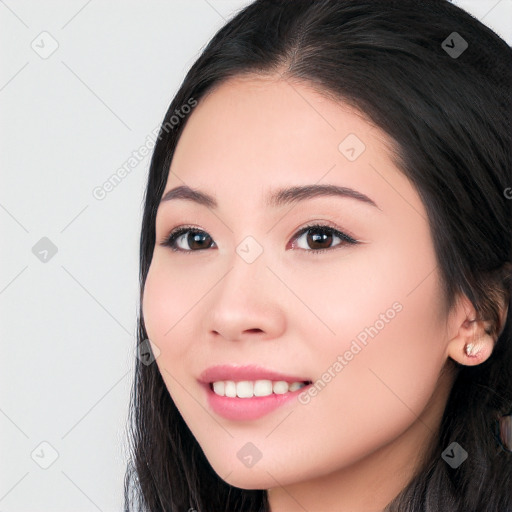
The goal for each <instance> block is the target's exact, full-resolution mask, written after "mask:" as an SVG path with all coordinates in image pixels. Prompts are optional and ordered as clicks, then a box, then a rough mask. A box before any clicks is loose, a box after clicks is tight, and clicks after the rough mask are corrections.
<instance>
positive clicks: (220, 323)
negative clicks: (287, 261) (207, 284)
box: [207, 237, 284, 340]
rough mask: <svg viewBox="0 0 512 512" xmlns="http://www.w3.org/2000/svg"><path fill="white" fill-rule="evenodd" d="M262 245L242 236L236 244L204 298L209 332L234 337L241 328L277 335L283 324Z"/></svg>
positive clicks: (247, 330) (236, 336) (273, 277)
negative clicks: (207, 296)
mask: <svg viewBox="0 0 512 512" xmlns="http://www.w3.org/2000/svg"><path fill="white" fill-rule="evenodd" d="M267 263H268V261H267V258H266V257H265V251H264V250H263V246H262V245H261V244H259V243H258V242H257V241H256V240H255V239H249V237H246V238H245V239H243V240H242V242H240V243H239V244H238V245H237V246H236V247H235V253H234V254H233V257H232V258H230V259H229V268H226V270H225V272H224V273H223V276H222V277H221V278H220V281H219V282H218V283H217V286H215V289H214V291H213V290H212V291H213V293H212V297H211V298H210V300H209V301H208V302H209V304H208V313H207V317H208V318H209V321H208V323H209V326H208V329H209V331H210V332H216V333H218V334H221V335H222V336H223V337H224V338H226V339H231V340H236V339H239V338H240V337H241V336H243V333H244V332H249V331H250V332H253V331H255V330H258V331H263V332H265V333H266V335H267V336H269V337H274V336H277V335H278V334H277V331H278V330H279V329H280V328H282V326H283V325H284V324H283V322H284V320H283V312H282V311H281V310H280V307H279V301H278V300H277V299H276V291H275V289H274V285H275V284H276V277H275V276H274V275H273V273H272V272H271V271H270V270H269V269H268V268H267Z"/></svg>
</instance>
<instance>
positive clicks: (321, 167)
mask: <svg viewBox="0 0 512 512" xmlns="http://www.w3.org/2000/svg"><path fill="white" fill-rule="evenodd" d="M347 150H348V152H347ZM392 151H393V144H392V141H391V139H390V138H389V137H387V135H386V134H385V133H384V132H383V131H381V130H380V129H379V128H377V127H376V126H375V125H374V124H372V123H371V122H370V121H368V120H367V118H366V117H365V116H364V115H363V114H361V113H360V112H358V111H357V110H356V109H354V108H353V107H351V106H349V105H348V104H346V103H343V102H342V101H338V100H334V99H333V98H330V97H328V96H327V95H325V94H322V93H320V92H318V91H317V90H315V89H314V88H313V87H312V86H310V85H308V84H305V83H302V82H301V83H299V82H290V81H287V80H283V79H280V78H276V77H261V76H256V75H245V76H241V77H234V78H231V79H229V80H227V81H226V82H223V83H222V84H221V85H220V86H218V87H216V88H215V89H214V90H212V91H211V92H210V93H208V94H207V95H206V96H205V97H203V98H202V99H201V101H200V102H199V104H198V105H197V106H196V107H195V108H194V109H193V111H192V112H191V113H190V114H189V118H188V119H187V124H186V125H185V127H184V130H183V132H182V134H181V137H180V139H179V142H178V144H177V147H176V150H175V152H174V156H173V160H172V164H171V167H170V172H169V176H168V180H167V185H166V189H165V192H168V191H169V190H170V189H171V188H175V187H177V186H183V185H188V186H189V187H192V188H197V189H201V190H204V191H208V192H209V193H210V194H211V195H213V196H216V197H218V198H219V203H221V204H223V203H224V204H225V203H226V202H227V201H228V200H229V201H231V202H233V200H235V199H238V200H239V201H240V204H242V203H243V204H249V203H251V204H252V205H254V206H258V207H265V206H266V204H267V203H266V202H265V201H264V199H265V198H266V197H268V193H269V191H270V190H271V189H272V190H275V189H280V188H284V187H290V186H292V185H311V184H314V183H330V184H335V185H337V186H342V187H343V186H345V187H350V188H353V189H355V190H358V191H360V192H361V193H363V194H365V195H367V196H370V197H373V196H379V195H380V192H379V191H378V190H377V189H378V188H379V187H380V188H381V189H382V187H383V186H388V187H389V185H386V181H387V180H386V177H387V178H389V179H391V180H402V181H403V180H406V178H405V177H404V176H403V175H402V176H398V175H399V174H401V173H399V172H398V170H397V169H396V167H395V165H394V163H393V160H392V156H393V153H392ZM354 156H355V158H354ZM392 175H393V176H392ZM383 178H384V181H383ZM403 185H404V184H403ZM404 186H406V185H404ZM165 192H164V195H165ZM413 194H414V192H413ZM374 200H375V197H374ZM375 202H377V203H379V201H378V200H375Z"/></svg>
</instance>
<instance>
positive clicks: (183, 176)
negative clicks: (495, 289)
mask: <svg viewBox="0 0 512 512" xmlns="http://www.w3.org/2000/svg"><path fill="white" fill-rule="evenodd" d="M348 134H355V135H356V136H357V137H358V138H359V139H360V140H361V141H363V142H364V144H365V146H366V148H365V150H364V151H363V152H362V153H361V155H360V156H359V157H358V158H357V159H355V160H354V161H349V160H348V159H347V158H346V157H345V156H344V154H342V152H341V151H340V150H339V149H338V146H339V144H340V142H342V141H343V140H344V139H345V137H346V136H347V135H348ZM388 142H389V141H388V139H387V137H386V135H385V134H384V133H383V132H382V131H380V130H379V129H378V128H377V127H375V126H374V125H372V124H371V123H369V122H368V121H367V120H366V119H365V118H364V116H362V115H361V114H358V113H357V112H356V111H354V109H352V108H350V107H349V106H348V105H346V104H344V103H342V102H334V101H333V100H331V99H327V98H326V97H325V96H323V95H321V94H319V93H318V92H317V91H315V90H314V89H313V88H312V87H309V86H307V85H305V84H304V83H299V82H293V83H292V82H289V81H286V80H283V79H280V78H279V77H276V76H273V77H262V76H255V75H249V76H245V77H237V78H235V79H231V80H229V81H228V82H226V83H224V84H222V85H221V86H220V87H219V88H218V89H216V90H214V91H213V92H212V94H210V95H208V96H207V97H206V98H204V99H203V100H202V101H201V102H200V103H199V105H198V106H197V107H195V109H194V110H193V112H192V113H191V114H190V117H189V118H188V120H187V124H186V126H185V129H184V131H183V133H182V135H181V138H180V140H179V143H178V145H177V148H176V152H175V154H174V157H173V161H172V164H171V168H170V172H169V176H168V180H167V184H166V187H165V192H167V191H168V190H171V189H172V188H174V187H177V186H181V185H188V186H189V187H191V188H193V189H197V190H200V191H203V192H206V193H208V194H210V195H213V196H214V197H215V199H216V201H217V203H218V207H217V208H210V207H207V206H205V205H199V204H196V203H193V202H192V201H187V200H185V199H177V200H171V201H168V202H165V203H162V204H161V205H160V207H159V209H158V213H157V218H156V239H157V242H156V244H155V248H154V254H153V259H152V262H151V266H150V269H149V273H148V276H147V280H146V283H145V290H144V297H143V315H144V321H145V326H146V330H147V333H148V337H149V339H150V340H151V342H152V343H153V344H154V345H156V346H157V347H158V349H159V350H160V355H159V356H158V358H157V360H156V363H157V364H158V368H159V370H160V372H161V374H162V377H163V379H164V381H165V384H166V386H167V389H168V390H169V393H170V395H171V396H172V398H173V400H174V402H175V404H176V406H177V407H178V409H179V411H180V413H181V414H182V416H183V418H184V420H185V422H186V423H187V425H188V426H189V428H190V430H191V431H192V433H193V434H194V436H195V438H196V439H197V441H198V443H199V444H200V446H201V448H202V449H203V450H204V453H205V455H206V457H207V458H208V460H209V462H210V464H211V465H212V467H213V469H214V470H215V471H216V473H217V474H218V475H219V476H220V477H221V478H223V479H224V480H225V481H226V482H228V483H229V484H231V485H234V486H236V487H240V488H245V489H268V490H269V493H268V495H269V500H270V505H271V510H272V512H289V511H295V510H300V511H303V510H306V511H308V512H314V511H323V512H327V511H331V510H332V511H340V510H346V511H350V512H380V511H382V510H383V508H384V507H385V506H386V504H387V503H389V502H390V501H391V500H392V499H393V498H394V497H395V496H396V495H397V494H398V493H399V492H400V490H401V489H403V487H404V486H405V484H406V483H407V482H408V481H409V480H410V478H411V476H412V475H413V472H414V471H415V469H416V468H417V467H418V463H419V460H420V457H421V455H422V454H423V453H424V451H425V450H426V449H427V448H428V447H429V446H430V445H431V443H432V440H433V438H434V437H435V436H436V433H437V430H438V428H439V423H440V419H441V416H442V413H443V410H444V406H445V404H446V400H447V397H448V393H449V391H450V388H451V386H452V383H453V378H454V376H455V374H454V373H453V372H452V371H451V366H448V367H447V371H446V372H445V373H443V374H441V370H442V369H443V367H445V365H446V363H447V361H449V359H450V358H451V359H454V360H456V361H458V362H459V363H462V364H468V365H469V364H479V363H480V362H482V361H484V360H485V359H486V358H487V357H489V355H490V354H491V352H492V347H493V340H492V339H490V337H487V336H486V335H485V331H484V327H485V324H484V323H483V322H478V321H477V322H470V320H472V319H474V318H475V310H474V308H473V306H472V304H471V303H470V302H469V301H468V300H467V298H465V297H464V296H463V297H460V300H459V301H457V304H456V305H455V307H454V308H453V309H452V310H450V311H447V310H446V306H445V303H444V300H443V296H442V293H441V283H440V275H439V268H438V267H437V261H436V254H435V252H434V248H433V243H432V238H431V234H430V230H429V225H428V222H427V218H428V216H427V213H426V210H425V208H424V206H423V204H422V202H421V200H420V198H419V196H418V193H417V191H416V189H415V188H414V187H413V185H412V184H411V183H410V182H409V181H408V180H407V179H406V178H405V176H404V175H403V174H401V173H400V172H399V171H398V169H397V168H396V167H395V165H394V164H393V162H392V159H391V154H390V147H391V146H390V145H389V143H388ZM312 184H333V185H337V186H344V187H350V188H352V189H355V190H357V191H359V192H360V193H363V194H365V195H366V196H368V197H369V198H371V200H373V201H374V202H375V203H376V204H377V205H378V208H377V207H374V206H371V205H369V204H367V203H365V202H363V201H359V200H357V199H354V198H340V197H335V196H318V197H315V198H309V199H306V200H304V201H301V202H300V203H297V204H295V205H284V206H279V207H277V208H275V207H273V206H267V205H266V204H265V197H266V195H267V193H268V192H270V191H273V190H276V189H279V188H282V187H283V188H284V187H290V186H300V185H312ZM165 192H164V193H165ZM313 221H317V222H315V223H318V224H326V223H327V224H329V225H331V226H334V227H335V228H336V229H338V230H339V231H341V232H344V233H347V234H350V235H351V236H352V237H353V238H355V239H356V240H358V241H359V243H358V244H355V245H349V244H347V243H343V242H342V241H341V240H340V239H339V238H337V236H335V234H332V232H331V236H332V244H331V247H332V248H328V247H329V242H328V241H327V243H325V242H324V245H323V246H316V247H315V246H313V245H311V243H309V245H308V236H307V233H306V234H305V235H302V236H301V237H300V239H296V242H295V244H296V245H293V246H292V245H291V244H292V240H293V239H294V236H295V235H296V233H298V231H299V230H300V229H301V228H303V227H304V226H306V225H307V224H310V223H312V222H313ZM183 225H187V226H188V225H192V226H194V227H195V228H197V229H199V230H200V231H202V232H203V233H205V234H206V235H207V238H206V241H203V245H202V246H201V247H204V249H203V248H200V249H198V248H193V247H191V245H190V242H191V241H192V242H193V239H192V236H190V237H189V238H188V241H187V238H186V237H181V242H180V243H179V244H178V247H179V248H181V249H182V252H174V251H172V249H171V248H170V247H164V246H162V245H160V243H159V242H161V241H162V240H164V238H166V237H167V236H168V235H169V233H170V231H171V230H172V229H173V228H176V227H178V226H183ZM316 232H317V231H315V230H312V232H310V234H311V235H314V234H315V233H316ZM247 236H252V237H253V238H254V239H255V240H256V241H257V242H258V244H259V245H260V246H261V247H262V249H263V253H262V254H261V255H260V256H259V257H258V258H256V259H255V261H253V262H252V263H250V264H249V263H247V261H245V260H244V259H243V258H241V257H240V256H239V254H237V252H236V249H237V246H238V245H239V244H240V243H241V242H242V241H243V240H244V239H245V238H246V237H247ZM208 237H210V238H208ZM192 245H193V244H192ZM212 245H213V246H212ZM196 247H197V246H196ZM319 247H326V249H325V250H324V251H323V252H322V253H320V254H312V253H311V252H310V251H311V250H312V249H315V248H319ZM185 251H189V252H188V253H187V252H185ZM193 251H195V252H193ZM308 251H309V252H308ZM394 303H399V304H400V305H401V306H402V309H401V310H400V312H397V313H396V314H394V315H393V318H392V319H391V320H388V322H386V323H385V324H384V327H383V328H380V329H379V331H378V334H377V335H376V336H375V337H373V338H369V339H368V343H367V345H366V346H364V347H363V349H362V350H361V351H360V352H358V353H357V356H354V357H353V359H352V360H350V361H349V362H348V364H346V366H345V367H344V368H343V370H342V371H340V372H338V373H337V374H336V377H335V378H332V380H331V381H330V382H329V383H328V384H327V385H326V386H325V387H324V388H323V389H322V390H321V391H320V392H318V394H317V396H315V397H313V398H311V400H310V401H309V402H308V403H307V404H301V403H299V402H298V401H293V402H292V403H288V404H286V405H285V406H283V407H281V408H278V409H277V410H275V411H273V412H271V413H270V414H267V415H266V416H263V417H262V418H259V419H257V420H251V421H234V420H227V419H224V418H223V417H221V416H218V415H216V414H215V413H214V412H213V411H212V410H211V409H210V408H209V406H208V403H207V401H206V396H205V391H204V389H203V388H202V387H201V385H200V384H199V383H198V381H197V379H198V377H199V374H200V373H201V372H202V371H203V370H204V369H205V368H207V367H209V366H212V365H214V364H223V363H231V364H241V365H242V364H250V363H253V364H259V365H262V366H264V367H266V368H269V369H271V370H274V371H278V372H282V373H287V374H295V375H304V376H308V377H310V379H311V380H312V381H313V382H315V381H316V380H317V379H320V378H321V377H322V375H323V374H324V373H325V372H326V371H327V370H328V369H329V368H332V367H333V363H335V362H336V360H337V357H338V355H340V354H341V355H343V354H344V353H345V352H346V351H347V350H349V349H350V346H351V343H352V341H353V340H354V339H356V337H357V336H358V334H359V333H361V331H363V330H364V329H365V328H366V327H370V326H373V325H376V321H377V320H378V319H379V318H382V317H381V316H380V315H381V314H383V313H385V312H386V311H388V310H390V308H392V305H393V304H394ZM475 338H477V339H478V340H479V345H478V347H479V352H478V355H477V356H475V357H470V356H467V355H466V353H465V350H464V347H465V345H466V344H467V343H470V342H471V341H472V340H473V339H475ZM248 442H251V443H253V444H254V445H255V446H256V447H257V448H258V449H259V451H260V452H261V454H262V457H261V459H260V460H259V461H258V462H257V463H256V464H255V465H254V466H252V467H246V466H245V465H244V464H242V463H241V461H240V460H239V458H238V457H237V452H238V451H239V450H240V448H241V447H243V446H244V445H245V444H246V443H248Z"/></svg>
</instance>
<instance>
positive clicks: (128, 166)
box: [92, 98, 197, 201]
mask: <svg viewBox="0 0 512 512" xmlns="http://www.w3.org/2000/svg"><path fill="white" fill-rule="evenodd" d="M196 105H197V101H196V100H195V99H194V98H190V99H189V100H188V101H187V103H186V104H185V105H182V106H181V108H179V109H175V110H174V114H173V115H172V116H171V117H170V119H169V120H168V121H166V122H165V123H164V124H162V126H160V125H158V126H157V127H156V128H154V129H153V131H152V132H151V133H150V134H149V135H148V136H147V137H146V140H145V141H144V144H142V145H141V146H139V147H138V148H137V149H136V150H134V151H132V153H131V155H130V156H129V157H128V158H127V159H126V160H125V161H124V162H123V164H122V165H121V166H120V167H119V168H118V169H117V170H116V171H115V172H114V173H112V174H111V175H110V176H109V178H108V179H107V180H106V181H105V182H103V183H102V184H101V185H98V186H96V187H94V188H93V190H92V196H93V197H94V199H97V200H98V201H103V199H105V197H107V195H108V194H109V193H110V192H112V191H113V190H114V189H115V188H116V187H117V186H118V185H119V184H120V183H121V182H122V181H123V180H124V179H125V178H126V177H127V176H128V175H129V174H130V173H131V172H132V171H133V170H134V169H135V168H136V167H137V166H138V165H139V163H140V162H142V160H143V159H144V158H145V157H146V156H147V155H149V153H150V151H151V150H152V149H153V148H154V147H155V144H156V141H157V140H158V139H160V138H161V137H162V136H163V134H164V132H165V133H167V134H169V133H170V131H171V130H174V128H176V126H178V125H179V124H180V120H181V119H184V118H185V117H186V115H187V114H189V113H190V112H191V111H192V108H194V107H195V106H196Z"/></svg>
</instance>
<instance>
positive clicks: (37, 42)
mask: <svg viewBox="0 0 512 512" xmlns="http://www.w3.org/2000/svg"><path fill="white" fill-rule="evenodd" d="M30 46H31V48H32V50H34V51H35V52H36V53H37V55H39V57H41V59H47V58H48V57H51V56H52V55H53V54H54V53H55V52H56V51H57V48H58V47H59V43H58V42H57V40H56V39H55V38H54V37H53V36H52V35H51V34H50V33H49V32H46V31H44V32H41V33H40V34H39V35H38V36H37V37H36V38H35V39H34V40H33V41H32V42H31V43H30Z"/></svg>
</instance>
